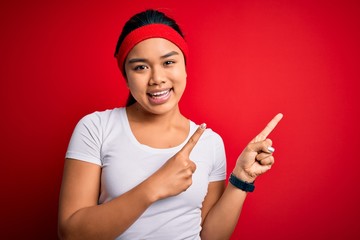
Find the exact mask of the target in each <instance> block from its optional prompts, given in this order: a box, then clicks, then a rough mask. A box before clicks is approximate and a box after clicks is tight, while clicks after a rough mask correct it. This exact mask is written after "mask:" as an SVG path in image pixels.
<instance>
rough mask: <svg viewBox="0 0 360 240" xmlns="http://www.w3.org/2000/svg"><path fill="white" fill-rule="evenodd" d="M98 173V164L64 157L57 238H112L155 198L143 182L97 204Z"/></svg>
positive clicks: (99, 170) (125, 227)
mask: <svg viewBox="0 0 360 240" xmlns="http://www.w3.org/2000/svg"><path fill="white" fill-rule="evenodd" d="M100 175H101V168H100V166H97V165H95V164H92V163H87V162H83V161H79V160H73V159H66V161H65V167H64V176H63V182H62V188H61V192H60V201H59V237H60V238H61V239H114V238H116V237H117V236H119V235H120V234H121V233H122V232H124V231H125V230H126V229H127V228H128V227H129V226H130V225H131V224H132V223H133V222H134V221H135V220H136V219H137V218H138V217H139V216H140V215H141V214H142V213H143V212H144V211H145V210H146V209H147V208H148V207H149V206H150V205H151V203H152V202H154V201H155V199H154V197H153V195H152V194H151V192H150V191H149V190H150V188H148V187H147V185H149V183H148V182H146V181H144V182H143V183H141V184H139V185H138V186H137V187H135V188H133V189H132V190H130V191H129V192H127V193H125V194H123V195H121V196H120V197H118V198H116V199H114V200H112V201H110V202H108V203H104V204H101V205H98V199H99V190H100Z"/></svg>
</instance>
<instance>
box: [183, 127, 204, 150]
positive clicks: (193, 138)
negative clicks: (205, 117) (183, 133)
mask: <svg viewBox="0 0 360 240" xmlns="http://www.w3.org/2000/svg"><path fill="white" fill-rule="evenodd" d="M205 129H206V124H205V123H203V124H201V125H200V126H199V127H198V129H197V130H196V131H195V132H194V134H193V135H192V136H191V137H190V139H189V140H188V142H187V143H186V144H185V145H184V146H183V148H182V149H181V150H180V151H181V152H184V153H187V154H188V155H190V153H191V151H192V150H193V148H194V147H195V145H196V143H197V142H198V141H199V139H200V137H201V135H202V134H203V132H204V131H205Z"/></svg>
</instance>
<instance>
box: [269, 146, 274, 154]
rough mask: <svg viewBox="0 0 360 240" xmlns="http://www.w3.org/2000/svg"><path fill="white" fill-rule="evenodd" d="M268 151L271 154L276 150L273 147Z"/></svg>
mask: <svg viewBox="0 0 360 240" xmlns="http://www.w3.org/2000/svg"><path fill="white" fill-rule="evenodd" d="M267 149H268V150H269V152H271V153H273V152H275V148H273V147H271V146H269V147H267Z"/></svg>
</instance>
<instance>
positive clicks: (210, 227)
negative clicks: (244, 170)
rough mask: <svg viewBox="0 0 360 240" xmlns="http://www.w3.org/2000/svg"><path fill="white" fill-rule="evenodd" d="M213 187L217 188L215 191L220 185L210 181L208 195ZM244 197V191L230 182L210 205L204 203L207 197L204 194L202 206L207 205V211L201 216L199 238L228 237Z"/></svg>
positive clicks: (235, 222) (232, 229)
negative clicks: (201, 224) (201, 223)
mask: <svg viewBox="0 0 360 240" xmlns="http://www.w3.org/2000/svg"><path fill="white" fill-rule="evenodd" d="M211 185H213V186H211ZM213 188H218V190H215V192H217V191H219V189H220V188H221V187H220V186H216V185H214V183H210V184H209V191H208V195H209V194H210V195H212V190H211V189H213ZM223 188H224V187H222V189H223ZM245 198H246V192H244V191H241V190H240V189H237V188H235V187H234V186H232V185H231V184H228V186H227V187H226V189H225V191H224V192H223V194H222V195H221V196H220V198H219V199H218V201H216V202H215V203H214V204H212V205H211V204H210V205H211V206H209V205H208V203H206V201H207V199H208V196H206V198H205V201H204V206H207V207H206V208H205V209H206V211H208V212H207V215H205V218H204V217H203V226H202V231H201V239H204V240H209V239H220V240H223V239H229V238H230V237H231V234H232V233H233V231H234V229H235V227H236V224H237V222H238V219H239V216H240V213H241V209H242V206H243V204H244V201H245ZM208 208H210V209H208Z"/></svg>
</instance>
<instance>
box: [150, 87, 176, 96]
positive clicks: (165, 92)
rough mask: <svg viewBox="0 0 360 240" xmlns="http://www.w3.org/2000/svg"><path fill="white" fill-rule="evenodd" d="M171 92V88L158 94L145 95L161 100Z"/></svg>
mask: <svg viewBox="0 0 360 240" xmlns="http://www.w3.org/2000/svg"><path fill="white" fill-rule="evenodd" d="M171 90H172V88H169V89H167V90H164V91H160V92H153V93H147V95H148V96H150V97H151V98H153V99H161V98H165V97H167V96H168V95H169V93H170V91H171Z"/></svg>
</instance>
